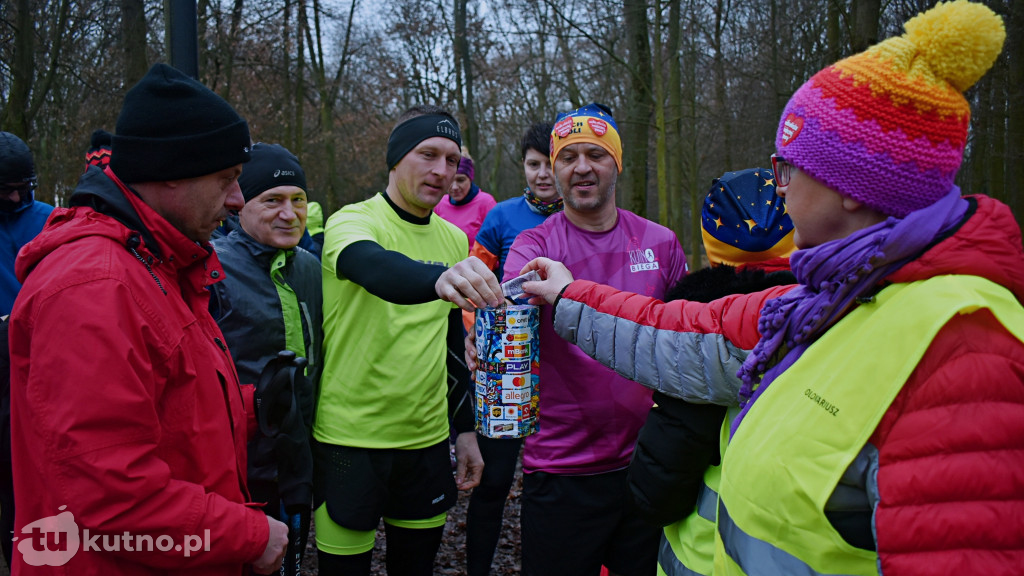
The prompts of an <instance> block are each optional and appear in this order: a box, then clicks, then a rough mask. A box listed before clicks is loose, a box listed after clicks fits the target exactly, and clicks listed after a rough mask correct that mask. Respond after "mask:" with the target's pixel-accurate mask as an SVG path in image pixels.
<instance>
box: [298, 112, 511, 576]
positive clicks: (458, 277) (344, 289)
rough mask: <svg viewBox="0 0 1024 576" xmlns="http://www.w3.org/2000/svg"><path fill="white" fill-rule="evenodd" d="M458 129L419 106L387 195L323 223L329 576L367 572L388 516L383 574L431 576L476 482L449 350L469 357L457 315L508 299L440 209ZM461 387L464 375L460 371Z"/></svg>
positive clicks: (322, 525)
mask: <svg viewBox="0 0 1024 576" xmlns="http://www.w3.org/2000/svg"><path fill="white" fill-rule="evenodd" d="M459 134H460V133H459V126H458V123H457V122H456V121H455V119H454V118H453V117H452V116H451V114H450V113H448V112H447V111H445V110H443V109H440V108H437V107H434V106H417V107H414V108H412V109H410V110H409V111H407V112H406V113H405V114H403V115H402V117H401V118H399V121H398V123H397V125H396V126H395V128H394V130H393V131H392V133H391V137H390V138H389V140H388V154H387V161H388V168H389V169H390V172H389V175H388V186H387V189H386V190H385V192H384V193H383V194H379V195H377V196H374V197H373V198H370V199H369V200H366V201H364V202H359V203H357V204H352V205H349V206H346V207H345V208H342V209H341V210H340V211H339V212H338V213H336V214H334V215H333V216H332V217H331V218H330V219H329V220H328V222H327V227H326V232H325V237H326V239H325V243H324V252H323V267H324V273H323V278H324V280H323V281H324V310H325V313H324V342H325V345H324V374H323V377H322V379H321V389H320V397H319V400H318V405H317V415H316V420H315V422H314V426H313V434H314V437H315V438H316V440H317V441H318V442H319V445H318V448H317V454H316V461H317V473H316V478H315V488H316V491H317V496H316V500H317V502H318V505H317V510H316V526H317V548H318V550H319V561H320V562H319V565H320V570H321V571H322V572H323V573H326V574H369V572H370V560H371V553H372V549H373V544H374V535H375V531H376V528H377V525H378V523H379V522H380V520H381V518H382V517H383V518H384V522H385V527H386V537H387V551H388V554H387V564H388V572H389V573H392V574H424V575H429V574H431V573H432V572H433V563H434V556H435V555H436V553H437V549H438V546H439V545H440V542H441V534H442V531H443V529H444V523H445V518H446V511H447V510H448V508H450V507H451V506H452V505H453V504H454V503H455V496H456V488H459V489H463V490H468V489H470V488H472V487H473V486H475V485H476V484H478V483H479V480H480V473H481V471H482V467H483V460H482V459H481V457H480V451H479V448H478V447H477V443H476V434H475V432H474V431H473V414H472V406H471V405H468V404H467V405H464V406H462V407H461V409H460V410H457V411H456V412H455V417H454V420H455V422H454V424H455V429H456V431H457V432H458V433H459V434H458V437H457V439H456V444H455V451H456V460H457V462H458V469H457V471H456V475H455V478H454V481H453V479H452V471H451V461H450V457H449V444H448V436H449V420H448V410H447V408H446V404H447V401H446V393H447V380H448V368H447V366H446V358H447V357H448V354H447V349H446V344H447V346H450V347H452V348H454V349H455V351H456V353H457V354H458V356H456V358H458V357H461V355H462V346H463V340H462V322H461V314H460V312H459V310H458V308H457V307H456V306H454V305H453V304H455V305H458V306H462V307H463V308H465V309H467V310H472V309H473V308H474V307H475V306H484V305H491V306H495V305H498V304H500V303H501V301H502V298H501V289H500V287H499V286H498V283H497V280H496V279H495V277H494V274H493V273H491V271H490V270H488V269H487V267H486V266H485V265H484V264H483V263H482V262H481V261H480V260H479V259H477V258H475V257H470V258H465V255H466V254H467V253H468V251H469V245H468V241H467V238H466V235H465V234H464V233H463V232H462V231H460V230H459V229H458V228H456V227H455V226H454V225H453V224H450V223H448V222H445V221H444V220H442V219H441V218H431V212H432V209H433V207H434V206H435V205H436V204H437V203H438V202H439V201H440V200H441V197H442V196H444V194H445V193H446V192H447V190H448V188H449V186H450V185H451V182H452V179H453V178H454V177H455V170H456V168H457V166H458V163H459V158H460V146H461V139H460V135H459ZM462 378H463V379H464V382H462V384H463V385H465V386H467V387H468V385H469V383H468V373H465V374H462Z"/></svg>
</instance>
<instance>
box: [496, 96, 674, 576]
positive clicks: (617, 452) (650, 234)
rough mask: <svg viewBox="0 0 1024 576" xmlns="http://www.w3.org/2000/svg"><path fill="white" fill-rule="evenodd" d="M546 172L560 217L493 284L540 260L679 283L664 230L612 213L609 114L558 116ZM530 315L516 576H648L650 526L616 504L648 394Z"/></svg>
mask: <svg viewBox="0 0 1024 576" xmlns="http://www.w3.org/2000/svg"><path fill="white" fill-rule="evenodd" d="M551 164H552V167H553V169H554V172H555V184H556V186H557V187H558V190H559V192H560V193H561V195H562V198H563V200H564V202H565V210H564V212H562V213H558V214H554V215H552V216H551V217H549V218H548V219H547V220H545V221H544V223H543V224H541V225H539V226H537V227H536V228H533V229H531V230H527V231H524V232H523V233H521V234H520V235H519V237H518V238H517V239H516V241H515V243H514V244H513V245H512V249H511V250H510V252H509V255H508V258H507V260H506V262H505V277H506V278H509V277H514V276H516V275H518V274H519V273H520V271H521V270H522V268H523V267H524V266H525V265H526V263H527V262H529V261H531V260H533V259H534V258H536V257H538V256H545V257H548V258H553V259H555V260H559V261H561V262H564V263H565V265H566V266H568V268H569V269H570V270H571V271H572V273H573V276H574V277H575V278H587V279H590V280H595V281H600V282H602V283H605V284H610V285H612V286H616V287H618V288H620V289H623V290H633V291H637V292H640V293H642V294H646V295H648V296H652V297H655V298H662V297H663V296H664V294H665V291H666V290H667V289H668V288H669V287H670V286H672V285H673V284H675V282H676V281H678V280H679V279H680V278H682V277H683V276H685V275H686V270H687V268H686V256H685V255H684V254H683V249H682V247H681V246H680V245H679V241H678V240H677V239H676V236H675V234H674V233H673V232H672V231H671V230H669V229H668V228H665V227H664V226H661V225H658V224H656V223H654V222H651V221H649V220H645V219H644V218H641V217H639V216H637V215H636V214H633V213H632V212H629V211H627V210H622V209H619V208H617V207H616V205H615V185H616V181H617V178H618V174H619V172H621V170H622V144H621V141H620V140H619V135H618V129H617V127H616V125H615V120H614V119H613V118H612V114H611V112H610V111H609V110H608V109H607V108H605V107H604V106H602V105H600V104H589V105H587V106H583V107H582V108H578V109H576V110H573V111H571V112H568V113H562V114H559V115H558V118H557V120H556V122H555V125H554V129H553V131H552V134H551ZM551 314H552V308H551V307H550V306H544V307H543V308H542V310H541V328H540V332H541V333H540V341H541V352H540V370H541V373H540V382H541V390H540V405H539V418H540V427H539V431H538V432H537V433H536V434H533V435H532V436H529V437H527V439H526V448H525V450H524V452H523V471H524V472H525V476H524V478H523V505H522V550H523V574H525V575H527V576H533V575H538V574H557V575H559V576H564V575H569V574H580V575H583V574H590V575H593V574H597V572H598V570H600V567H601V566H602V565H604V566H606V567H607V568H608V569H609V571H611V572H612V573H613V574H619V575H640V574H654V572H655V566H656V557H657V548H658V539H659V533H660V529H659V527H658V526H656V525H653V524H647V523H645V522H644V521H643V520H642V519H641V518H640V517H639V516H638V515H637V513H636V510H635V508H634V507H633V504H632V502H631V501H630V499H629V497H628V490H627V485H626V470H627V467H628V465H629V461H630V458H631V456H632V453H633V445H634V444H635V442H636V438H637V433H638V431H639V430H640V427H641V425H642V424H643V423H644V419H645V418H646V417H647V412H648V411H649V410H650V408H651V405H652V401H651V392H650V390H647V389H644V388H642V387H640V386H636V385H635V384H633V383H632V382H630V381H628V380H626V379H625V378H623V377H621V376H619V375H618V374H616V373H615V372H614V371H612V370H610V369H608V368H606V367H604V366H602V365H600V364H599V363H597V362H596V361H594V360H593V359H591V358H590V357H588V356H587V355H585V354H583V353H582V352H581V351H580V350H579V349H578V348H576V347H575V346H573V345H571V344H569V343H568V342H567V341H565V340H563V339H562V338H559V337H558V335H557V334H555V332H554V329H553V326H552V317H551Z"/></svg>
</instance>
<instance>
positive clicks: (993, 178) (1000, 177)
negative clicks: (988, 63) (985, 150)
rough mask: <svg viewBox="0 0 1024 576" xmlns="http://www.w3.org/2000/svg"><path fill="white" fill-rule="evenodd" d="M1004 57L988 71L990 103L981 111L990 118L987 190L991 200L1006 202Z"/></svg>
mask: <svg viewBox="0 0 1024 576" xmlns="http://www.w3.org/2000/svg"><path fill="white" fill-rule="evenodd" d="M1006 62H1007V58H1006V55H1005V54H1004V55H1002V56H1001V57H1000V58H999V59H998V60H996V63H995V66H993V67H992V70H990V71H989V73H988V75H989V76H990V77H991V78H990V80H991V102H990V106H989V108H988V110H984V111H982V113H983V114H989V115H990V116H991V117H992V122H991V126H992V147H991V153H990V154H989V158H988V166H986V167H985V168H986V170H985V172H986V173H987V176H988V190H989V194H991V195H992V197H993V198H998V199H999V200H1002V201H1003V202H1006V200H1007V198H1006V175H1005V172H1004V170H1005V168H1006V120H1007V118H1006V107H1007V106H1006V105H1007V100H1006V90H1005V88H1006V75H1007V71H1006Z"/></svg>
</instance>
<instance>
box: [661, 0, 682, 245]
mask: <svg viewBox="0 0 1024 576" xmlns="http://www.w3.org/2000/svg"><path fill="white" fill-rule="evenodd" d="M680 2H681V0H669V8H668V54H669V57H668V108H667V110H666V115H667V117H668V118H667V128H668V148H669V150H671V151H672V153H671V154H669V155H668V193H667V194H666V202H665V209H666V210H667V211H668V224H667V226H669V227H670V228H672V229H673V230H674V231H675V233H676V236H677V237H678V236H679V235H680V234H681V233H682V230H683V228H682V224H683V223H682V221H681V216H680V213H681V207H682V201H683V197H682V192H683V155H682V142H683V140H682V136H683V83H682V78H681V77H680V74H681V72H680V61H679V50H680V48H681V42H680V6H679V5H680Z"/></svg>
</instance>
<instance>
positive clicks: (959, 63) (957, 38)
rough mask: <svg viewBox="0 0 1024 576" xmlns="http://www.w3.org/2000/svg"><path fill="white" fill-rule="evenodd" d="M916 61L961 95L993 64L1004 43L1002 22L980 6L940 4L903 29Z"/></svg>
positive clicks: (959, 1)
mask: <svg viewBox="0 0 1024 576" xmlns="http://www.w3.org/2000/svg"><path fill="white" fill-rule="evenodd" d="M903 27H904V29H906V31H907V33H906V34H905V35H904V37H905V38H906V39H907V40H909V41H911V42H913V43H914V44H915V45H916V46H917V48H918V50H919V52H918V57H920V58H923V59H924V60H925V61H926V62H928V66H929V67H930V68H931V70H932V72H933V73H934V75H935V77H936V78H940V79H944V80H945V81H947V82H949V83H950V84H951V85H952V86H953V87H954V88H956V89H957V90H959V91H961V92H963V91H965V90H967V89H968V88H970V87H971V86H973V85H974V83H975V82H977V81H978V80H979V79H981V77H982V76H984V75H985V72H988V69H989V68H991V67H992V64H994V63H995V61H996V58H997V57H998V56H999V52H1000V51H1002V49H1003V41H1004V40H1006V29H1005V28H1004V27H1003V20H1002V19H1001V18H1000V17H999V16H997V15H996V13H995V12H993V11H992V10H991V9H989V8H988V7H987V6H984V5H982V4H976V3H973V2H968V1H967V0H955V1H954V2H942V3H940V4H938V5H936V6H935V7H934V8H932V9H931V10H928V11H927V12H924V13H921V14H918V15H917V16H915V17H914V18H912V19H911V20H909V21H908V22H907V23H906V24H905V25H904V26H903Z"/></svg>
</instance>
